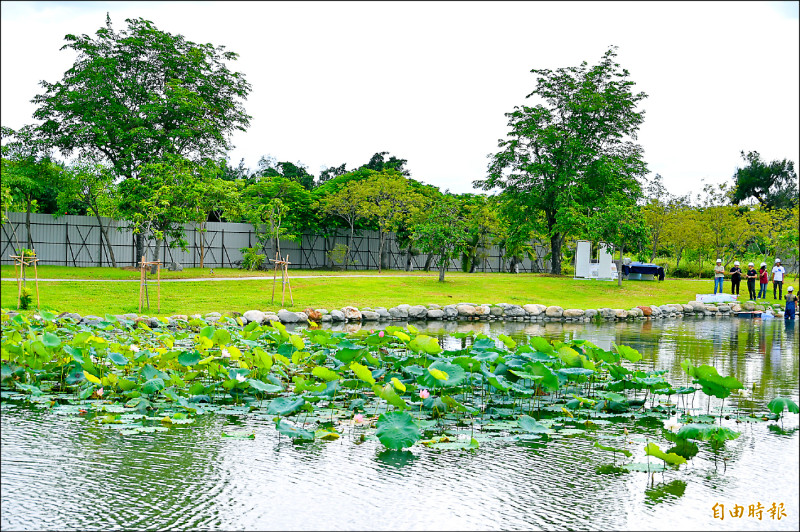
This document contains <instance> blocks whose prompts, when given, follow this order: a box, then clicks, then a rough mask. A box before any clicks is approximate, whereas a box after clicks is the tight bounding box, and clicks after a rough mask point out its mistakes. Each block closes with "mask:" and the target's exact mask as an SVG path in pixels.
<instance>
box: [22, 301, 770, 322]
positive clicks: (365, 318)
mask: <svg viewBox="0 0 800 532" xmlns="http://www.w3.org/2000/svg"><path fill="white" fill-rule="evenodd" d="M769 307H770V306H769V305H766V306H765V305H759V304H755V303H753V302H751V301H747V302H743V303H732V304H725V303H715V304H709V303H702V302H700V301H690V302H688V303H686V304H680V303H676V304H666V305H639V306H636V307H633V308H630V309H620V308H607V307H605V308H597V309H586V310H584V309H572V308H568V309H565V308H563V307H559V306H555V305H553V306H546V305H540V304H528V305H511V304H508V303H498V304H494V305H492V304H487V303H484V304H476V303H457V304H451V305H445V306H440V305H436V304H428V305H405V304H404V305H397V306H396V307H391V308H388V309H387V308H385V307H376V308H374V309H373V308H369V307H364V308H360V309H359V308H356V307H352V306H348V307H344V308H341V309H333V310H328V309H324V308H319V309H312V308H307V309H305V310H304V311H301V312H298V311H291V310H286V309H281V310H279V311H278V312H272V311H261V310H248V311H246V312H244V313H243V314H242V313H238V312H233V313H231V314H230V316H229V317H233V318H236V319H237V320H241V322H242V324H243V325H246V324H247V323H250V322H257V323H259V324H262V325H263V324H269V323H271V322H280V323H284V324H297V325H305V324H308V322H310V321H313V322H317V323H334V324H335V323H362V324H367V323H369V322H383V321H402V322H409V321H419V320H429V321H489V322H493V321H505V322H510V321H517V322H526V321H527V322H562V323H570V322H589V321H594V322H606V321H608V322H612V321H635V320H656V319H665V318H684V317H702V318H727V317H735V316H737V315H739V314H740V313H743V312H745V313H746V312H757V313H760V312H763V311H764V310H767V308H769ZM771 308H772V309H773V311H774V315H775V317H776V318H780V317H782V316H783V312H782V311H781V309H780V306H779V305H773V306H771ZM15 314H17V313H16V312H14V311H11V312H9V317H12V316H13V315H15ZM116 317H117V318H122V319H128V320H134V321H144V322H145V323H147V325H148V326H149V327H151V328H157V327H163V326H165V325H166V326H169V325H178V324H179V323H178V322H181V321H189V320H191V319H202V320H204V321H206V322H208V323H213V322H216V321H219V320H220V319H222V318H223V316H222V315H221V314H220V313H219V312H210V313H208V314H205V315H200V314H193V315H185V314H176V315H173V316H170V317H168V318H166V319H164V318H155V317H148V316H144V315H142V316H139V315H137V314H122V315H118V316H116ZM58 318H59V319H63V318H68V319H72V320H75V321H77V322H81V323H91V322H98V323H99V322H100V321H104V318H102V317H100V316H92V315H87V316H80V315H79V314H75V313H68V312H64V313H62V314H60V315H59V316H58Z"/></svg>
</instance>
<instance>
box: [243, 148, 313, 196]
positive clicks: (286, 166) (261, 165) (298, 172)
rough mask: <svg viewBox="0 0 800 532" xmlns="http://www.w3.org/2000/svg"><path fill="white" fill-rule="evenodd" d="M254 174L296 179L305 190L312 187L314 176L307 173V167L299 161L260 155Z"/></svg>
mask: <svg viewBox="0 0 800 532" xmlns="http://www.w3.org/2000/svg"><path fill="white" fill-rule="evenodd" d="M255 175H256V176H257V177H282V178H284V179H290V180H292V181H297V182H298V183H300V184H301V185H302V186H303V188H305V189H306V190H311V189H312V188H314V176H313V175H311V174H309V173H308V169H307V167H306V166H305V165H304V164H303V163H301V162H297V163H296V164H295V163H290V162H288V161H281V162H277V160H276V159H275V158H274V157H267V156H264V155H262V156H261V159H259V161H258V169H257V170H256V173H255Z"/></svg>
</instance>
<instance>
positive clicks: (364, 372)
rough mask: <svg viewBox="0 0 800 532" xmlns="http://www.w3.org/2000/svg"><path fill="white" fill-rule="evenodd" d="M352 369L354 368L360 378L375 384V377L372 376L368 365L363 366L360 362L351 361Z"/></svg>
mask: <svg viewBox="0 0 800 532" xmlns="http://www.w3.org/2000/svg"><path fill="white" fill-rule="evenodd" d="M350 369H351V370H353V373H355V376H356V377H358V378H359V379H360V380H362V381H364V382H366V383H367V384H370V385H372V384H375V378H374V377H373V376H372V372H371V371H370V370H369V369H368V368H367V367H366V366H363V365H361V364H359V363H358V362H351V363H350Z"/></svg>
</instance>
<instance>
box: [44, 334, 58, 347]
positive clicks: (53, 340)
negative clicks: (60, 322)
mask: <svg viewBox="0 0 800 532" xmlns="http://www.w3.org/2000/svg"><path fill="white" fill-rule="evenodd" d="M42 342H43V343H44V345H46V346H47V347H58V346H60V345H61V338H59V337H58V336H56V335H55V334H53V333H50V332H46V333H44V335H42Z"/></svg>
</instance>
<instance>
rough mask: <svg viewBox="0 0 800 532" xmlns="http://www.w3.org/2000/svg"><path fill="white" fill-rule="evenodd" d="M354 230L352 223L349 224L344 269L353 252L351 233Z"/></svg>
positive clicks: (348, 263) (348, 264)
mask: <svg viewBox="0 0 800 532" xmlns="http://www.w3.org/2000/svg"><path fill="white" fill-rule="evenodd" d="M354 232H355V227H354V226H353V224H350V236H349V237H348V239H347V253H346V254H345V256H344V269H345V270H347V268H348V266H350V262H351V256H352V253H353V233H354Z"/></svg>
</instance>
